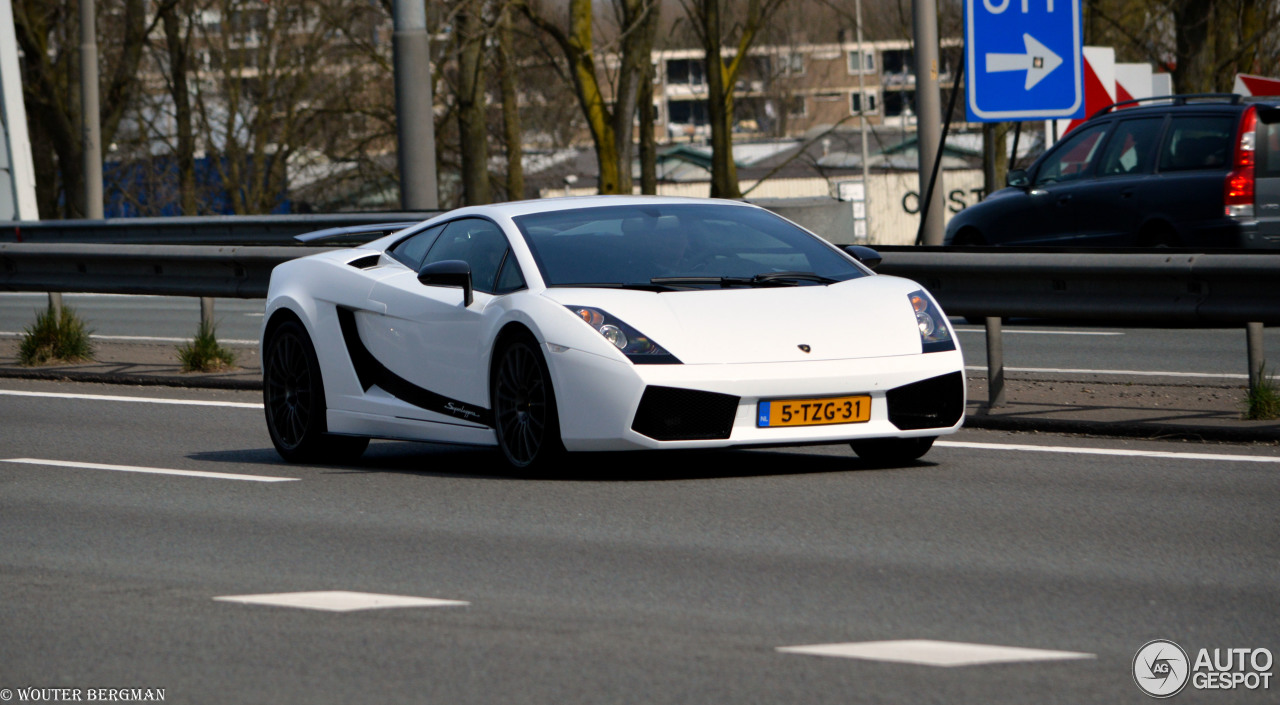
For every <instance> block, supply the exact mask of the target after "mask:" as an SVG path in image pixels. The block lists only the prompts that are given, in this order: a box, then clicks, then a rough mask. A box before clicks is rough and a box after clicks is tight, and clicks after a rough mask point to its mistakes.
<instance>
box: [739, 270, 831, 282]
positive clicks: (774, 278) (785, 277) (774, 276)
mask: <svg viewBox="0 0 1280 705" xmlns="http://www.w3.org/2000/svg"><path fill="white" fill-rule="evenodd" d="M751 281H753V282H755V283H757V284H765V283H768V282H787V281H793V282H795V281H800V282H818V283H819V284H835V283H836V282H837V281H839V280H838V279H832V278H831V277H824V276H822V275H821V274H816V273H814V272H765V273H764V274H757V275H755V276H754V277H751Z"/></svg>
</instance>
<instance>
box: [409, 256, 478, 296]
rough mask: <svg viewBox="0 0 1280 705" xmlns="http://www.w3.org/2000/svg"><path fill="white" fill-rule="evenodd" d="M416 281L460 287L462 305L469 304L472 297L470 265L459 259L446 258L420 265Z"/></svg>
mask: <svg viewBox="0 0 1280 705" xmlns="http://www.w3.org/2000/svg"><path fill="white" fill-rule="evenodd" d="M418 281H420V282H422V283H423V284H424V285H426V286H455V287H461V288H462V305H463V306H470V305H471V301H472V300H473V299H474V297H473V296H472V293H471V292H472V289H471V265H469V264H467V263H466V262H463V261H462V260H460V259H446V260H442V261H440V262H432V263H431V264H424V265H422V269H419V270H418Z"/></svg>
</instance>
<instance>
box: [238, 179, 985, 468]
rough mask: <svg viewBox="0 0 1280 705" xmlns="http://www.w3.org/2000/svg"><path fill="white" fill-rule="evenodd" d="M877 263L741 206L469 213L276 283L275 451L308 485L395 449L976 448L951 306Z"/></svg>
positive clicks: (267, 332)
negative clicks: (370, 453) (881, 271)
mask: <svg viewBox="0 0 1280 705" xmlns="http://www.w3.org/2000/svg"><path fill="white" fill-rule="evenodd" d="M349 230H354V229H348V231H349ZM301 239H307V236H303V238H301ZM312 239H314V238H312ZM878 262H879V255H877V254H876V253H875V251H874V250H870V249H868V248H849V250H848V251H845V250H842V249H840V248H838V247H835V246H834V245H831V244H830V243H828V242H826V241H825V240H823V239H822V238H820V237H817V236H815V235H813V234H811V233H809V232H808V231H806V230H804V229H802V228H800V227H798V226H796V225H794V224H793V223H791V222H790V221H787V220H785V219H783V218H780V217H778V216H776V215H774V214H772V213H770V212H769V211H766V210H763V209H761V208H757V207H755V206H751V205H746V204H743V203H737V202H731V201H717V200H707V199H679V198H654V197H604V196H599V197H589V198H560V199H545V200H539V201H525V202H520V203H504V204H499V205H492V206H479V207H471V208H462V209H459V210H455V211H452V212H449V213H445V214H443V215H440V216H437V217H435V218H432V219H430V220H427V221H425V222H422V223H418V224H413V225H410V226H409V227H405V228H404V229H401V230H399V231H397V232H394V233H393V234H391V235H388V236H385V237H382V238H380V239H378V240H375V241H373V242H370V243H368V244H366V245H362V246H359V247H356V248H353V249H335V250H333V251H332V252H325V253H323V254H318V255H314V256H310V257H304V258H300V259H296V260H293V261H290V262H287V263H285V264H282V265H280V266H279V267H277V268H276V269H275V271H274V272H272V275H271V286H270V293H269V294H268V298H267V307H266V317H265V319H264V321H265V323H264V326H263V331H262V365H263V375H264V389H263V396H264V401H265V403H266V417H267V427H268V429H269V430H270V433H271V440H272V442H273V443H274V444H275V447H276V449H277V450H278V451H279V452H280V455H281V456H283V457H284V458H285V459H287V460H291V461H293V460H338V459H344V458H346V459H349V458H351V457H354V456H355V455H358V454H359V453H361V452H363V450H364V448H365V446H366V445H367V444H368V439H369V438H372V437H376V438H393V439H405V440H416V441H435V442H444V443H462V444H471V445H478V446H498V447H499V448H500V449H501V450H502V453H503V455H504V456H505V458H506V459H507V461H508V462H509V463H510V464H511V465H513V466H516V467H528V466H533V465H543V464H546V463H548V462H550V461H552V460H553V459H554V458H555V457H557V456H558V455H559V454H561V453H563V452H564V451H612V450H628V449H659V448H722V447H745V446H787V445H808V444H823V443H837V442H848V443H850V444H851V445H852V447H853V449H854V451H855V452H857V454H858V455H859V456H861V457H863V458H864V459H868V460H871V461H873V462H880V463H894V462H907V461H910V460H914V459H916V458H918V457H920V456H921V455H923V454H924V453H925V452H927V451H928V450H929V447H930V446H931V445H932V444H933V440H934V438H936V437H937V436H939V435H943V434H948V433H954V432H955V431H957V430H958V429H959V428H960V424H961V422H962V420H963V416H964V405H965V381H964V363H963V360H962V358H961V354H960V350H959V348H958V346H957V345H956V339H955V335H954V332H953V331H952V330H951V327H950V325H949V323H948V321H947V318H946V316H945V315H944V314H943V312H942V310H941V309H940V308H939V307H938V304H937V302H935V301H934V300H933V298H932V297H931V296H930V295H929V293H928V292H926V291H925V290H924V289H923V288H922V287H921V286H920V285H919V284H916V283H914V282H911V281H908V280H905V279H899V278H896V277H890V276H883V275H876V274H874V273H873V272H872V270H871V267H874V266H875V264H877V263H878ZM868 265H869V266H868Z"/></svg>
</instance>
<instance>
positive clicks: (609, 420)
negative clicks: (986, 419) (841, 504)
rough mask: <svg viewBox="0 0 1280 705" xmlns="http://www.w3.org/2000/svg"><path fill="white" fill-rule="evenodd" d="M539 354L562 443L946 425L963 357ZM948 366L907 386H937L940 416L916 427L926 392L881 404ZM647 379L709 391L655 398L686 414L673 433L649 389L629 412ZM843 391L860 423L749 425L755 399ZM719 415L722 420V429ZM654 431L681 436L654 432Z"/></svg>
mask: <svg viewBox="0 0 1280 705" xmlns="http://www.w3.org/2000/svg"><path fill="white" fill-rule="evenodd" d="M545 354H546V358H547V362H548V366H549V367H550V368H551V377H552V383H553V384H554V385H555V393H556V401H557V407H558V412H559V420H560V433H561V437H562V438H563V440H564V444H565V447H566V448H567V449H568V450H571V451H606V450H637V449H660V448H690V449H692V448H726V447H732V446H751V445H769V446H775V445H806V444H816V443H839V442H844V441H850V440H856V439H861V438H908V437H915V436H938V435H943V434H947V433H954V432H955V431H957V430H959V428H960V426H961V425H962V423H963V409H964V401H965V400H964V386H965V385H964V379H963V375H964V360H963V357H962V356H961V354H960V351H958V350H955V351H950V352H940V353H930V354H925V355H903V356H894V357H881V358H863V359H853V360H830V361H820V362H779V363H754V364H725V365H633V364H631V363H628V362H619V361H617V360H612V359H608V358H604V357H601V356H599V355H594V354H591V353H585V352H582V351H579V350H574V349H567V350H565V349H560V350H554V349H553V350H545ZM952 374H954V375H958V379H956V378H949V379H948V381H947V383H945V384H944V386H941V387H936V388H935V387H928V386H926V387H923V388H922V387H916V388H914V389H915V390H916V391H917V392H918V391H920V390H922V389H923V391H925V392H926V394H928V393H932V391H933V390H934V389H946V390H947V391H946V393H945V394H942V397H943V398H939V399H938V407H939V409H940V410H941V411H942V412H943V413H942V415H941V418H943V419H945V420H946V421H948V423H946V425H943V426H927V425H926V426H925V427H921V423H924V424H928V423H931V422H930V421H929V420H928V419H929V418H931V417H930V416H929V414H928V413H925V414H920V413H918V411H919V409H920V408H921V407H922V405H923V406H924V407H927V406H928V403H927V399H923V400H922V399H918V398H917V399H912V400H911V401H910V406H911V407H912V408H913V409H915V410H916V412H917V413H916V414H915V417H916V418H915V420H914V421H912V420H910V419H907V416H909V415H910V414H907V415H904V414H903V413H899V412H895V413H893V414H891V413H890V411H891V409H890V407H891V406H894V408H895V409H899V410H905V409H906V408H907V405H906V403H904V402H903V401H902V400H903V395H904V394H907V393H909V392H904V391H897V392H893V391H892V390H901V389H902V388H905V387H908V385H912V384H914V383H919V382H924V381H926V380H931V379H933V378H937V377H942V376H945V375H952ZM653 388H668V389H673V390H693V391H695V392H710V393H713V394H712V395H697V394H692V395H680V394H679V393H676V394H674V395H671V394H669V395H667V396H668V397H669V399H667V400H665V401H664V402H663V403H668V404H674V405H677V406H678V408H679V410H680V411H679V413H680V414H684V415H686V416H689V417H692V418H694V420H695V423H693V427H694V432H691V433H681V432H680V429H685V428H688V424H687V423H686V422H681V423H676V424H671V425H670V427H671V428H676V427H678V428H676V431H675V432H674V433H670V432H664V431H663V426H662V424H661V418H662V416H663V414H662V413H661V409H662V408H663V407H662V406H661V405H656V406H655V404H654V403H652V400H653V392H651V393H650V400H649V403H646V413H645V414H642V415H641V416H640V417H639V418H638V417H637V411H638V410H639V409H640V408H641V401H642V399H643V398H644V396H645V392H646V390H651V389H653ZM853 394H867V395H870V396H871V418H870V419H869V420H868V421H866V422H864V423H855V424H840V425H831V426H790V427H773V428H769V427H766V428H760V427H758V426H757V425H756V412H757V403H758V402H760V401H761V400H770V399H783V398H787V399H794V398H808V397H833V396H843V395H853ZM714 395H725V396H727V397H732V398H736V403H734V402H728V403H732V409H731V410H730V411H729V412H724V411H723V406H718V404H719V405H723V404H725V403H726V400H725V399H723V398H716V397H715V396H714ZM915 396H916V397H920V396H921V395H920V394H918V393H917V394H915ZM671 408H675V407H671ZM655 410H657V412H658V413H656V415H655ZM706 410H712V411H706ZM953 411H954V414H953V413H952V412H953ZM704 413H728V414H731V417H732V422H731V423H728V422H727V421H726V422H725V424H720V423H718V422H717V420H716V419H706V420H705V421H706V422H705V423H701V422H702V421H704V420H703V419H700V418H697V417H698V416H699V415H700V414H704ZM932 418H935V419H936V418H939V417H938V416H933V417H932ZM953 418H954V421H952V420H951V419H953ZM895 422H896V423H895ZM722 425H727V426H728V429H727V430H728V434H727V436H726V435H725V434H724V433H723V429H722V428H721V426H722ZM637 429H639V430H637ZM641 431H644V432H643V433H642V432H641ZM654 436H659V437H661V438H668V437H681V438H684V439H682V440H659V438H655V437H654ZM690 436H697V437H690ZM708 436H713V437H708Z"/></svg>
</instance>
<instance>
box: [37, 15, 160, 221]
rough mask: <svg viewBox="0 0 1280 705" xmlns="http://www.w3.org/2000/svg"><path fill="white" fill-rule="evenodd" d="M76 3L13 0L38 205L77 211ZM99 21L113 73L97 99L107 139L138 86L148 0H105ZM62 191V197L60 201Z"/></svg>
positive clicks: (75, 214)
mask: <svg viewBox="0 0 1280 705" xmlns="http://www.w3.org/2000/svg"><path fill="white" fill-rule="evenodd" d="M78 8H79V3H78V1H77V0H15V1H14V3H13V19H14V29H15V31H16V33H17V39H18V45H19V46H20V47H21V48H22V53H23V57H24V61H23V65H22V89H23V100H24V102H25V103H26V108H27V123H28V125H29V126H30V130H29V132H30V139H31V142H32V153H33V156H34V162H35V171H36V200H37V202H38V203H37V205H38V207H39V210H40V212H41V213H43V214H46V215H47V216H48V215H53V214H61V215H62V216H63V217H69V218H80V217H84V214H85V213H86V210H85V203H84V188H83V184H84V166H83V164H82V163H81V155H82V154H83V145H82V143H81V135H80V115H81V111H80V96H79V83H78V81H79V77H78V72H77V70H76V68H75V67H76V65H77V62H78V60H79V59H78V57H79V31H80V27H79V17H78V12H77V10H78ZM97 14H98V16H99V17H100V18H103V22H102V23H100V25H99V28H98V36H99V37H100V39H99V45H100V46H101V49H102V54H101V61H102V63H103V66H104V70H103V71H102V72H101V73H102V75H104V76H108V77H109V79H108V81H107V84H106V87H105V91H103V93H102V100H101V103H100V106H99V121H100V124H101V137H102V143H103V144H107V145H109V144H111V142H112V141H113V140H114V139H115V136H116V132H117V130H118V129H119V127H120V123H121V120H122V119H123V118H124V116H125V114H126V112H127V111H128V108H129V106H130V105H131V103H132V101H133V98H134V96H135V94H136V93H137V90H138V78H137V74H138V66H139V63H140V61H141V59H142V54H143V47H144V46H145V41H146V37H147V36H148V35H149V34H150V33H151V32H152V30H153V29H154V28H155V24H154V22H150V23H149V22H148V21H147V13H146V3H145V1H144V0H101V1H100V2H99V3H98V13H97ZM60 196H61V203H60Z"/></svg>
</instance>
